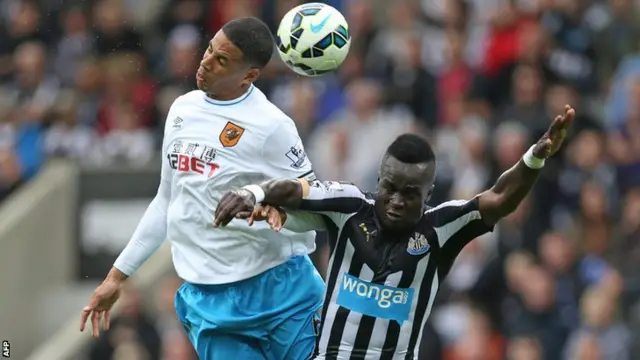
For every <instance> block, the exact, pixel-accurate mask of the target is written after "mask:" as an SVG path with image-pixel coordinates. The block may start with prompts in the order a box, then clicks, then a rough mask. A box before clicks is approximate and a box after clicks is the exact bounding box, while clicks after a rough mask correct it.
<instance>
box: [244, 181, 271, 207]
mask: <svg viewBox="0 0 640 360" xmlns="http://www.w3.org/2000/svg"><path fill="white" fill-rule="evenodd" d="M243 189H245V190H247V191H248V192H250V193H252V194H253V196H254V197H255V198H256V204H259V203H261V202H262V201H263V200H264V197H265V196H266V194H265V193H264V190H262V188H261V187H260V185H247V186H245V187H243Z"/></svg>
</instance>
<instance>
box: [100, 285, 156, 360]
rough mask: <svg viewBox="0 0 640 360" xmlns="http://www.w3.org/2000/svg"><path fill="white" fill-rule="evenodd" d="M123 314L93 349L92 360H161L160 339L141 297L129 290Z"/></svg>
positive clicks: (113, 320) (123, 299)
mask: <svg viewBox="0 0 640 360" xmlns="http://www.w3.org/2000/svg"><path fill="white" fill-rule="evenodd" d="M119 303H120V304H121V306H122V312H121V314H120V315H119V316H117V317H114V318H112V319H111V326H110V327H109V330H107V331H103V332H101V333H100V338H99V339H98V341H97V342H96V343H94V345H93V347H92V348H91V350H90V353H89V356H90V358H91V360H103V359H104V360H112V359H123V360H124V359H126V360H138V359H140V360H147V359H160V352H161V338H160V336H159V335H158V332H157V331H156V329H155V327H154V325H153V323H152V321H151V319H150V318H149V316H148V315H147V314H146V312H145V310H144V309H143V306H142V303H141V299H140V294H138V293H137V292H136V291H135V290H134V289H133V288H131V287H128V288H126V289H125V291H123V293H122V297H121V299H120V302H119Z"/></svg>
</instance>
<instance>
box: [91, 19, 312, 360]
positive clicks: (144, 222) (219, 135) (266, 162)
mask: <svg viewBox="0 0 640 360" xmlns="http://www.w3.org/2000/svg"><path fill="white" fill-rule="evenodd" d="M273 48H274V45H273V38H272V36H271V33H270V31H269V29H268V27H267V26H266V25H265V24H264V23H263V22H262V21H260V20H258V19H256V18H240V19H236V20H233V21H231V22H229V23H227V24H226V25H224V27H223V28H222V29H221V30H220V31H218V33H217V34H216V35H215V36H214V37H213V39H212V40H211V42H210V44H209V47H208V48H207V50H206V52H205V53H204V55H203V58H202V61H201V65H200V69H199V70H198V73H197V75H196V78H197V83H198V88H199V90H196V91H192V92H189V93H187V94H185V95H183V96H181V97H179V98H178V99H177V100H176V101H175V102H174V103H173V105H172V106H171V108H170V110H169V114H168V115H167V121H166V125H165V131H164V140H163V145H162V170H161V181H160V186H159V188H158V193H157V195H156V197H155V198H154V199H153V201H152V202H151V204H150V205H149V208H148V209H147V211H146V212H145V214H144V216H143V217H142V219H141V221H140V224H139V225H138V228H137V229H136V231H135V233H134V234H133V236H132V238H131V241H130V242H129V244H128V245H127V246H126V248H125V249H124V250H123V252H122V253H121V254H120V256H119V257H118V259H117V260H116V262H115V264H114V266H113V268H112V269H111V271H110V272H109V274H108V275H107V277H106V279H105V280H104V282H103V283H102V284H101V285H100V286H99V287H98V288H97V289H96V290H95V292H94V294H93V297H92V298H91V300H90V302H89V304H88V305H87V306H86V307H85V308H84V309H83V316H82V323H81V326H80V330H81V331H82V330H83V329H84V327H85V323H86V321H87V319H88V318H89V317H90V318H91V322H92V334H93V335H94V336H97V335H98V331H99V323H100V321H101V318H102V317H103V316H104V320H105V323H106V324H105V328H108V323H109V310H110V309H111V306H112V305H113V303H114V302H115V301H116V300H117V298H118V296H119V292H120V287H121V284H122V283H123V282H124V281H125V280H126V279H127V278H128V277H129V276H130V275H131V274H132V273H133V272H134V271H135V270H136V269H137V268H138V267H139V266H140V265H142V263H144V262H145V261H146V260H147V258H149V256H151V254H152V253H153V252H154V251H155V250H156V249H157V248H158V247H159V246H160V245H161V244H162V243H163V242H164V240H165V239H169V240H170V241H171V249H172V255H173V263H174V266H175V269H176V272H177V273H178V275H179V276H180V277H181V278H182V279H183V280H184V281H185V283H184V284H183V285H182V287H181V288H180V290H179V291H178V293H177V295H176V300H175V304H176V312H177V314H178V318H179V319H180V321H181V322H182V324H183V325H184V328H185V330H186V332H187V333H188V335H189V339H190V340H191V342H192V343H193V345H194V347H195V349H196V351H197V353H198V356H199V358H200V359H202V360H207V359H214V360H218V359H243V360H251V359H274V360H281V359H282V360H284V359H291V360H300V359H305V358H308V357H309V356H310V355H311V353H312V351H313V348H314V346H315V339H316V331H317V325H318V317H317V314H318V310H319V309H320V307H321V305H322V298H323V294H324V283H323V281H322V279H321V278H320V276H319V275H318V274H317V272H316V271H315V268H314V267H313V265H312V264H311V261H310V260H309V258H308V256H307V254H308V253H310V252H311V251H313V250H314V248H315V233H306V234H294V233H288V234H278V233H275V232H273V231H271V230H270V229H269V226H268V225H265V226H263V227H258V228H249V227H248V225H247V223H246V221H240V220H238V221H233V222H231V223H230V224H228V225H227V226H226V227H224V228H214V226H213V214H214V209H215V208H216V206H217V203H218V201H219V200H220V198H221V196H222V195H223V194H224V193H225V192H226V191H228V190H232V189H237V188H240V187H242V186H245V185H248V184H252V183H256V182H260V181H264V180H268V179H274V178H283V177H292V176H293V177H299V178H309V177H313V170H312V169H311V164H310V163H309V161H308V159H307V157H306V155H305V152H304V148H303V146H302V142H301V140H300V137H299V136H298V133H297V130H296V127H295V124H294V122H293V121H292V120H291V119H290V118H289V117H287V116H286V115H285V114H284V113H282V112H281V111H280V110H279V109H278V108H277V107H276V106H275V105H273V104H272V103H271V102H269V100H267V98H266V97H265V95H264V94H263V93H262V92H261V91H260V90H259V89H257V88H256V87H254V85H253V82H254V81H255V80H256V79H257V78H258V76H259V75H260V70H261V69H262V68H263V67H264V66H265V65H267V63H268V62H269V60H270V59H271V56H272V52H273Z"/></svg>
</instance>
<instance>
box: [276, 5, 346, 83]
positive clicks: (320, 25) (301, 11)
mask: <svg viewBox="0 0 640 360" xmlns="http://www.w3.org/2000/svg"><path fill="white" fill-rule="evenodd" d="M276 45H277V46H278V53H279V54H280V58H281V59H282V61H284V63H285V64H287V66H289V68H291V70H293V71H295V72H296V73H298V74H300V75H304V76H319V75H322V74H326V73H328V72H331V71H333V70H335V69H337V68H338V67H339V66H340V64H342V62H343V61H344V59H345V58H346V57H347V54H348V53H349V47H350V46H351V36H350V34H349V25H348V24H347V21H346V20H345V18H344V16H342V14H341V13H340V12H339V11H338V10H336V9H334V8H333V7H331V6H329V5H326V4H322V3H309V4H304V5H300V6H297V7H295V8H293V9H291V10H289V12H288V13H287V14H286V15H285V16H284V17H283V18H282V21H281V22H280V26H279V27H278V34H277V35H276Z"/></svg>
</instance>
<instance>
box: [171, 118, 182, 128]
mask: <svg viewBox="0 0 640 360" xmlns="http://www.w3.org/2000/svg"><path fill="white" fill-rule="evenodd" d="M183 121H184V120H182V118H180V117H176V118H175V119H173V128H174V129H182V122H183Z"/></svg>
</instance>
